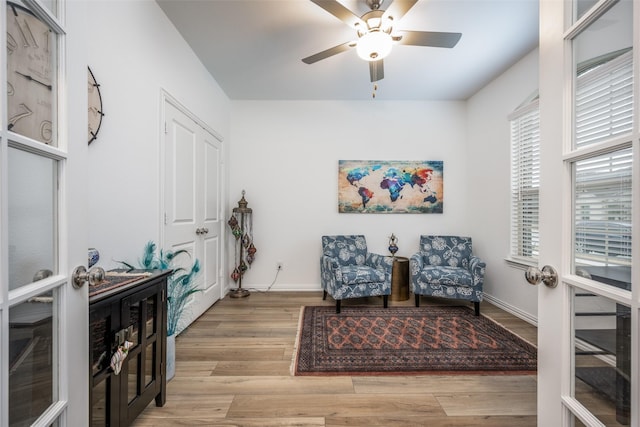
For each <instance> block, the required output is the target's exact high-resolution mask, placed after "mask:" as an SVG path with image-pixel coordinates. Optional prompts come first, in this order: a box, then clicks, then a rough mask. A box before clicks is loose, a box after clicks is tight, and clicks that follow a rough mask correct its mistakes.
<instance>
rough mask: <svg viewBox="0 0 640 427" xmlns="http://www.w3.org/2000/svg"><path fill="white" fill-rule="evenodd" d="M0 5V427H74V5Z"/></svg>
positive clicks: (77, 389)
mask: <svg viewBox="0 0 640 427" xmlns="http://www.w3.org/2000/svg"><path fill="white" fill-rule="evenodd" d="M0 5H1V11H0V19H1V20H2V22H3V23H4V25H3V30H2V34H1V35H0V41H2V42H3V43H5V45H6V49H4V48H3V49H2V51H1V53H0V63H1V64H0V65H1V66H2V68H3V70H6V71H7V72H6V74H4V73H3V74H2V76H6V78H5V77H3V78H2V82H1V83H0V86H1V94H0V100H1V101H0V206H1V208H0V225H1V228H0V425H2V426H28V425H36V426H66V425H69V426H72V425H73V426H76V425H85V424H86V423H87V422H88V398H87V395H88V393H87V391H88V370H89V369H88V363H89V362H88V343H87V341H88V314H87V313H88V309H87V307H88V298H87V287H86V286H84V287H82V288H80V289H76V288H75V287H74V286H72V285H71V280H70V276H71V271H73V269H74V267H75V266H77V265H86V262H87V244H86V227H87V224H86V215H85V213H86V210H85V209H84V197H83V195H84V192H85V189H84V184H83V183H84V182H86V174H85V173H84V172H83V171H84V170H85V168H84V167H83V166H81V165H83V164H85V163H86V162H85V160H86V152H87V139H86V135H87V131H86V126H87V125H86V120H87V106H86V99H87V98H86V97H87V92H86V90H87V87H86V83H85V82H86V73H87V71H86V70H87V68H86V58H83V52H85V48H84V47H83V43H84V42H83V41H82V40H83V37H82V34H79V33H78V31H76V30H75V25H76V23H78V22H82V20H83V19H84V12H83V6H81V5H76V7H69V8H65V7H64V2H63V1H62V0H59V1H57V2H40V1H38V0H7V1H4V0H2V1H1V3H0ZM4 28H6V30H5V29H4ZM72 34H74V35H72ZM75 34H77V36H76V35H75ZM83 59H84V61H83ZM73 100H75V101H73ZM83 101H84V102H83ZM70 116H74V117H80V119H77V120H75V121H74V124H73V125H67V123H70V122H71V121H70V120H68V118H69V117H70ZM72 159H73V160H72ZM71 225H73V226H71Z"/></svg>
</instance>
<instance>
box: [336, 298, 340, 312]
mask: <svg viewBox="0 0 640 427" xmlns="http://www.w3.org/2000/svg"><path fill="white" fill-rule="evenodd" d="M340 302H341V300H336V314H340Z"/></svg>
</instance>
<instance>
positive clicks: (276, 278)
mask: <svg viewBox="0 0 640 427" xmlns="http://www.w3.org/2000/svg"><path fill="white" fill-rule="evenodd" d="M280 270H282V266H281V265H278V267H277V269H276V275H275V277H274V278H273V281H272V282H271V284H270V285H269V287H268V288H267V289H266V290H264V291H263V290H261V289H256V288H249V289H248V290H249V291H250V292H259V293H267V292H269V291H270V290H271V288H272V287H273V285H275V284H276V280H278V275H279V274H280ZM232 290H233V289H232Z"/></svg>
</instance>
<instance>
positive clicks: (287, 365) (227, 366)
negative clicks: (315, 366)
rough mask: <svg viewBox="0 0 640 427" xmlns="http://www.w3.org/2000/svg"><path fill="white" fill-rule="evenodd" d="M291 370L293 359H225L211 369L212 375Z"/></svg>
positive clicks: (266, 373)
mask: <svg viewBox="0 0 640 427" xmlns="http://www.w3.org/2000/svg"><path fill="white" fill-rule="evenodd" d="M290 370H291V361H290V360H282V361H251V362H247V361H243V360H241V361H235V360H229V361H227V360H225V361H221V362H218V363H217V364H216V367H215V369H213V370H212V371H211V375H216V376H225V375H228V376H232V375H240V376H246V375H256V376H261V375H282V376H285V375H289V372H290Z"/></svg>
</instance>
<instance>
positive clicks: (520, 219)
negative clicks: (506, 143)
mask: <svg viewBox="0 0 640 427" xmlns="http://www.w3.org/2000/svg"><path fill="white" fill-rule="evenodd" d="M509 119H510V123H511V258H513V259H516V260H517V259H524V260H528V261H535V260H537V258H538V242H539V231H538V189H539V185H540V114H539V109H538V101H537V99H536V100H535V101H533V102H531V103H529V104H528V105H526V106H525V107H522V108H519V109H518V110H516V111H515V112H514V113H513V114H512V115H511V116H510V118H509Z"/></svg>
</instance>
